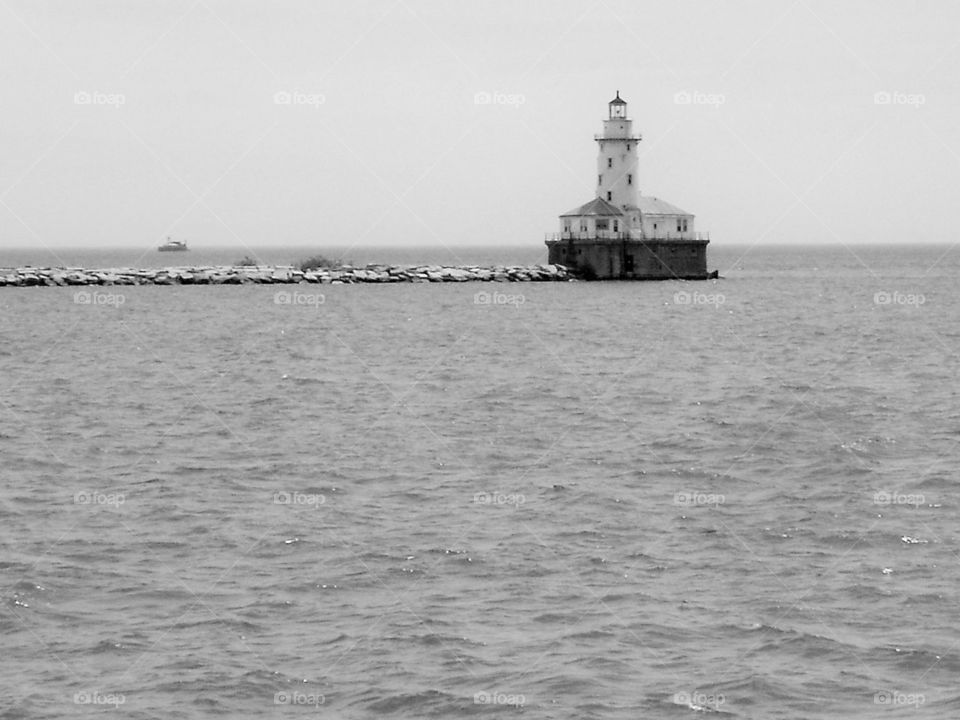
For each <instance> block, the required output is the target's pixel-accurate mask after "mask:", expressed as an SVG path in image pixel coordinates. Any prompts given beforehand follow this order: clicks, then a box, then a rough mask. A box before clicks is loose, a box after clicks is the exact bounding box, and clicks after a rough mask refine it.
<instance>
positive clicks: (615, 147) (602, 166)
mask: <svg viewBox="0 0 960 720" xmlns="http://www.w3.org/2000/svg"><path fill="white" fill-rule="evenodd" d="M607 107H608V111H607V113H608V115H607V119H606V120H604V121H603V135H597V136H596V138H594V139H595V140H596V141H597V197H602V198H604V199H605V200H606V201H607V202H609V203H612V204H613V205H615V206H616V207H618V208H621V209H623V210H626V209H627V208H633V207H636V206H637V198H638V197H639V193H638V192H637V145H639V143H640V136H639V135H634V134H633V120H631V119H630V118H628V117H627V103H626V102H624V101H623V100H621V99H620V91H619V90H617V96H616V97H615V98H614V99H613V100H611V101H610V102H609V103H608V104H607Z"/></svg>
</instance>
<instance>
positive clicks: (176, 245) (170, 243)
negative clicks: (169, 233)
mask: <svg viewBox="0 0 960 720" xmlns="http://www.w3.org/2000/svg"><path fill="white" fill-rule="evenodd" d="M189 249H190V248H188V247H187V244H186V243H185V242H181V241H180V240H171V239H170V238H167V241H166V242H165V243H164V244H163V245H161V246H160V247H158V248H157V250H159V251H160V252H183V251H185V250H189Z"/></svg>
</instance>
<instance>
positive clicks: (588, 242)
mask: <svg viewBox="0 0 960 720" xmlns="http://www.w3.org/2000/svg"><path fill="white" fill-rule="evenodd" d="M594 140H595V141H596V143H597V182H596V188H597V191H596V197H595V198H594V199H592V200H590V201H589V202H586V203H584V204H583V205H580V206H579V207H576V208H574V209H573V210H570V211H569V212H565V213H563V214H562V215H561V216H560V231H559V232H556V233H549V234H548V236H547V240H546V244H547V249H548V259H549V262H551V263H554V264H559V265H566V266H567V267H571V268H575V269H577V270H579V271H581V272H582V273H583V274H584V275H586V276H587V277H593V278H596V279H618V280H665V279H670V278H674V279H683V280H702V279H706V278H707V277H708V274H707V244H708V243H709V242H710V239H709V236H708V234H706V233H699V232H697V231H696V230H695V229H694V216H693V214H691V213H688V212H687V211H685V210H681V209H680V208H678V207H677V206H676V205H671V204H670V203H668V202H666V201H665V200H661V199H660V198H657V197H654V196H648V195H642V194H641V193H640V189H639V185H638V172H637V171H638V167H639V160H638V157H639V153H638V146H639V144H640V142H641V136H640V134H639V133H634V130H633V120H631V119H630V117H629V115H628V114H627V102H626V101H625V100H624V99H623V98H621V97H620V91H619V90H618V91H617V94H616V97H614V99H613V100H611V101H610V102H609V103H607V117H606V118H605V119H604V121H603V133H602V134H600V135H595V136H594Z"/></svg>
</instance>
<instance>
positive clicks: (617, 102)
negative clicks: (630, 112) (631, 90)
mask: <svg viewBox="0 0 960 720" xmlns="http://www.w3.org/2000/svg"><path fill="white" fill-rule="evenodd" d="M608 104H609V105H626V104H627V101H626V100H623V99H622V98H621V97H620V91H619V90H617V96H616V97H615V98H614V99H613V100H611V101H610V102H609V103H608Z"/></svg>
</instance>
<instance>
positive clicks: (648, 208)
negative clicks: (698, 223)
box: [637, 195, 693, 217]
mask: <svg viewBox="0 0 960 720" xmlns="http://www.w3.org/2000/svg"><path fill="white" fill-rule="evenodd" d="M637 208H638V209H639V210H640V212H641V213H642V214H644V215H689V216H690V217H693V213H688V212H687V211H686V210H681V209H680V208H678V207H677V206H676V205H671V204H670V203H668V202H667V201H666V200H661V199H660V198H655V197H648V196H646V195H641V196H640V197H639V198H637Z"/></svg>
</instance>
